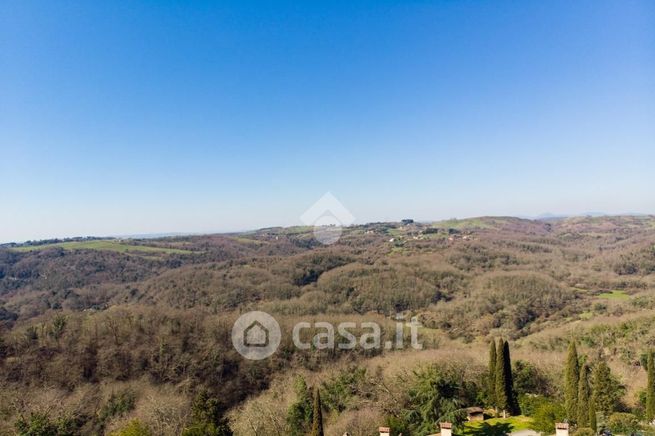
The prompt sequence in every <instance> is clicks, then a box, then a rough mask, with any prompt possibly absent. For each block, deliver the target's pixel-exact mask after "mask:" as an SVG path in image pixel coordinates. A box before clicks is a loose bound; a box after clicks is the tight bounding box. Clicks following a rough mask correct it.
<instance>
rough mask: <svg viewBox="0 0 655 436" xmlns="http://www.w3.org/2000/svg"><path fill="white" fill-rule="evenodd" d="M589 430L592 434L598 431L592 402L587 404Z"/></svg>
mask: <svg viewBox="0 0 655 436" xmlns="http://www.w3.org/2000/svg"><path fill="white" fill-rule="evenodd" d="M592 398H593V394H592ZM589 428H591V429H592V430H593V431H594V432H595V431H598V423H597V422H596V404H594V402H593V400H592V401H590V402H589Z"/></svg>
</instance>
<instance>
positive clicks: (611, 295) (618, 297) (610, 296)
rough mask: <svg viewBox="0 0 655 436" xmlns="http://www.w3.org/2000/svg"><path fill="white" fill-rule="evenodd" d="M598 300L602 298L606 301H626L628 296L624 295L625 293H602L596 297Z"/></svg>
mask: <svg viewBox="0 0 655 436" xmlns="http://www.w3.org/2000/svg"><path fill="white" fill-rule="evenodd" d="M598 298H604V299H606V300H628V299H630V295H628V294H626V293H625V291H610V292H603V293H602V294H600V295H598Z"/></svg>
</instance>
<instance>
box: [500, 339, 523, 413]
mask: <svg viewBox="0 0 655 436" xmlns="http://www.w3.org/2000/svg"><path fill="white" fill-rule="evenodd" d="M503 362H504V364H503V366H504V367H505V368H504V369H505V396H506V397H507V407H508V410H509V412H510V413H511V414H512V415H519V414H520V413H521V411H520V409H519V402H518V400H517V398H516V394H515V392H514V377H513V375H512V358H511V356H510V353H509V342H505V343H504V344H503Z"/></svg>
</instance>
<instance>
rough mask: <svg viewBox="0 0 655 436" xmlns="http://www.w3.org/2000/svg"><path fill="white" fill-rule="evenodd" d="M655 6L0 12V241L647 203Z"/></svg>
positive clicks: (224, 6) (28, 5)
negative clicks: (338, 209)
mask: <svg viewBox="0 0 655 436" xmlns="http://www.w3.org/2000/svg"><path fill="white" fill-rule="evenodd" d="M654 21H655V4H654V3H652V2H648V1H626V2H614V1H598V2H597V1H594V2H592V1H581V2H576V3H570V2H565V1H555V2H548V3H547V4H545V3H543V2H537V1H527V2H520V3H503V4H498V3H495V4H491V3H490V4H483V3H473V2H412V3H409V4H407V3H405V2H391V1H389V2H358V3H356V4H354V3H343V4H341V3H340V4H338V5H335V4H319V3H312V4H298V3H297V2H278V3H274V4H273V3H264V2H254V3H249V4H242V3H240V2H222V3H218V4H217V3H213V2H197V3H194V4H180V3H178V2H172V1H163V2H157V4H150V3H145V2H136V3H132V4H129V5H127V4H124V5H121V4H103V3H97V4H89V3H87V2H69V3H66V4H54V3H48V2H39V1H31V0H27V1H22V2H7V3H5V4H3V5H2V6H0V64H2V68H0V96H2V97H1V98H0V153H1V154H0V156H1V157H2V158H0V184H1V185H2V186H3V188H4V189H3V198H2V209H1V210H0V212H1V213H0V242H10V241H24V240H38V239H47V238H55V237H59V238H60V237H71V236H80V235H100V236H106V235H130V234H132V235H134V234H152V233H169V232H185V233H186V232H189V233H212V232H218V231H237V230H247V229H256V228H262V227H270V226H291V225H300V224H302V223H301V221H300V216H301V215H302V213H303V212H305V210H307V209H308V208H309V207H310V206H311V205H312V204H313V203H314V202H315V201H316V200H318V199H319V198H320V197H321V196H322V195H323V194H324V193H325V192H328V191H330V192H332V193H333V194H334V195H335V196H336V197H337V198H338V199H339V200H340V201H341V202H342V203H343V204H344V206H345V207H347V208H348V209H349V210H350V211H351V212H352V215H354V217H355V219H356V223H365V222H373V221H398V220H400V219H403V218H413V219H416V220H418V221H436V220H440V219H448V218H451V217H475V216H485V215H504V216H535V217H536V216H539V215H541V214H543V213H546V212H548V213H552V214H555V215H578V214H584V213H586V212H588V211H602V212H603V213H607V214H611V215H616V214H624V213H653V212H654V211H655V197H654V196H653V186H655V172H654V171H653V170H652V166H653V162H655V123H653V119H655V28H654V27H653V26H652V22H654Z"/></svg>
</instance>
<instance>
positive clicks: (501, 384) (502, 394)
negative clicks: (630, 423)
mask: <svg viewBox="0 0 655 436" xmlns="http://www.w3.org/2000/svg"><path fill="white" fill-rule="evenodd" d="M504 350H505V341H504V340H502V339H501V340H500V341H499V342H498V349H497V351H496V387H495V390H496V407H498V408H499V409H500V410H502V411H503V417H505V416H506V415H507V410H508V409H509V406H510V402H509V400H510V399H509V398H508V396H507V372H508V371H507V368H506V367H505V365H506V360H505V351H504Z"/></svg>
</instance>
